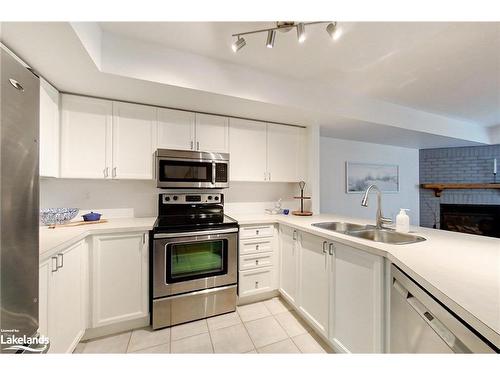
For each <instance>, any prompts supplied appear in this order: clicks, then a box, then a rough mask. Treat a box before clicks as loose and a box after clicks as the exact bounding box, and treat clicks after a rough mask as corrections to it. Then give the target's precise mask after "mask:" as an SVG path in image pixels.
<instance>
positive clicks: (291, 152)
mask: <svg viewBox="0 0 500 375" xmlns="http://www.w3.org/2000/svg"><path fill="white" fill-rule="evenodd" d="M302 133H303V129H302V128H299V127H296V126H283V125H275V124H268V125H267V172H268V179H269V180H270V181H275V182H296V181H300V180H301V179H304V176H302V170H301V169H302V168H301V165H302V163H303V158H304V155H303V152H302V150H303V147H302V144H301V142H303V141H304V140H303V138H304V137H303V136H302Z"/></svg>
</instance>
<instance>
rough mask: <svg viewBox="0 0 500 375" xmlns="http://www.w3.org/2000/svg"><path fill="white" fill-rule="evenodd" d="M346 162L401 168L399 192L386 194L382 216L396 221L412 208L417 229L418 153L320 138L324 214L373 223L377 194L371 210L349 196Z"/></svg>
mask: <svg viewBox="0 0 500 375" xmlns="http://www.w3.org/2000/svg"><path fill="white" fill-rule="evenodd" d="M346 161H352V162H367V163H375V164H377V163H382V164H384V163H385V164H397V165H399V179H400V180H399V184H400V191H399V193H384V194H383V196H382V213H383V214H384V215H385V216H387V217H391V218H392V219H393V220H394V219H395V216H396V215H397V214H398V212H399V209H400V208H409V209H410V210H411V211H410V212H409V215H410V220H411V224H412V225H418V223H419V188H418V182H419V175H418V170H419V155H418V150H416V149H409V148H402V147H395V146H386V145H378V144H373V143H365V142H355V141H346V140H341V139H335V138H328V137H321V139H320V171H321V173H320V202H321V212H322V213H335V214H339V215H345V216H352V217H360V218H368V219H371V220H374V219H375V211H376V207H377V204H376V202H377V201H376V199H375V196H374V194H371V195H372V196H371V197H370V199H369V201H368V207H362V206H361V197H362V195H361V194H352V193H351V194H347V193H346V180H345V179H346V167H345V163H346Z"/></svg>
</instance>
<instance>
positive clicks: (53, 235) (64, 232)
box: [39, 217, 156, 259]
mask: <svg viewBox="0 0 500 375" xmlns="http://www.w3.org/2000/svg"><path fill="white" fill-rule="evenodd" d="M155 220H156V217H144V218H137V217H131V218H123V219H108V222H107V223H102V224H87V225H79V226H74V227H59V228H54V229H50V228H49V227H40V240H39V243H40V247H39V254H40V259H43V258H46V257H48V256H50V254H52V253H54V252H57V251H59V250H61V249H64V248H66V247H68V246H70V245H72V244H74V243H76V242H78V241H80V240H82V239H84V238H85V237H86V236H88V235H91V234H100V233H120V232H130V231H146V230H151V229H152V228H153V224H154V223H155Z"/></svg>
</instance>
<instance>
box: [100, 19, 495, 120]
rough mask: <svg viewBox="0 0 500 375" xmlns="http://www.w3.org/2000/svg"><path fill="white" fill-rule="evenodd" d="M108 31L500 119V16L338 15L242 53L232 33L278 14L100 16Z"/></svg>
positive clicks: (450, 112) (260, 38)
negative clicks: (334, 36) (237, 18)
mask: <svg viewBox="0 0 500 375" xmlns="http://www.w3.org/2000/svg"><path fill="white" fill-rule="evenodd" d="M99 25H100V27H101V29H102V30H103V31H104V32H107V33H111V34H114V35H119V36H124V37H127V38H132V39H136V40H140V41H144V42H148V43H155V44H158V45H162V46H165V47H168V48H173V49H177V50H181V51H186V52H190V53H195V54H197V55H201V56H206V57H210V58H213V59H217V60H223V61H226V62H231V63H235V64H238V65H242V66H246V67H249V68H254V69H258V70H260V71H263V72H268V73H272V74H277V75H281V76H286V77H290V78H294V79H298V80H304V81H307V82H316V83H321V84H327V85H331V86H332V87H335V88H336V89H339V88H341V89H344V90H348V91H350V92H352V93H355V94H357V95H364V96H368V97H371V98H376V99H380V100H384V101H388V102H391V103H396V104H400V105H403V106H406V107H410V108H415V109H419V110H423V111H427V112H432V113H437V114H442V115H445V116H448V117H451V118H458V119H464V120H467V121H471V122H474V123H477V124H479V125H482V126H488V127H489V126H495V125H499V124H500V53H499V52H498V51H500V23H487V22H482V23H480V22H469V23H463V22H462V23H450V22H442V23H430V22H405V23H398V22H392V23H391V22H377V23H373V22H356V23H339V26H340V27H342V30H343V35H342V37H341V38H340V39H339V40H337V41H332V40H331V39H330V38H329V37H328V34H327V33H326V32H325V26H324V25H311V26H309V27H307V29H306V31H307V40H306V42H305V43H303V44H299V43H297V38H296V33H295V31H294V30H292V31H290V32H288V33H279V32H278V35H277V36H276V42H275V48H273V49H268V48H265V37H266V34H265V33H264V34H255V35H249V36H246V37H245V38H246V40H247V45H246V46H245V47H244V48H243V49H241V50H240V51H239V52H238V53H233V52H232V50H231V48H230V46H231V43H232V42H233V40H234V38H232V37H231V34H234V33H237V32H244V31H248V30H253V29H259V28H265V27H272V26H273V23H272V22H238V23H234V22H161V23H156V22H134V23H128V22H101V23H99Z"/></svg>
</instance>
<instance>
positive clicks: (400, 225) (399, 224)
mask: <svg viewBox="0 0 500 375" xmlns="http://www.w3.org/2000/svg"><path fill="white" fill-rule="evenodd" d="M406 211H410V210H409V209H407V208H401V209H400V211H399V214H398V215H397V216H396V232H402V233H408V232H409V231H410V217H409V216H408V215H407V214H406Z"/></svg>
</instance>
